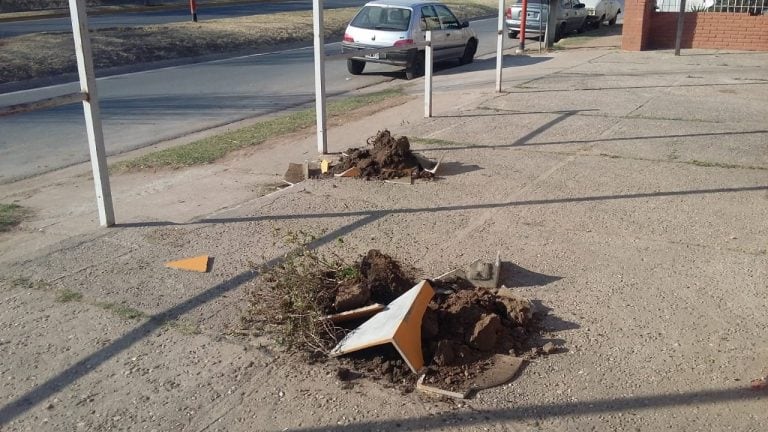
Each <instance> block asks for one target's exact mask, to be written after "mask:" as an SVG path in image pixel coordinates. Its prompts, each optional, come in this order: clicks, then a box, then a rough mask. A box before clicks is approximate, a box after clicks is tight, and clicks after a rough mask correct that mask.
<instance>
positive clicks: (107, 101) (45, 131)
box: [0, 19, 517, 183]
mask: <svg viewBox="0 0 768 432" xmlns="http://www.w3.org/2000/svg"><path fill="white" fill-rule="evenodd" d="M472 28H474V29H475V31H476V32H477V34H478V38H479V40H480V46H479V48H478V54H477V55H478V56H480V55H483V54H488V53H492V52H494V51H495V46H496V34H495V33H496V19H485V20H479V21H474V22H473V23H472ZM504 43H505V47H513V46H516V45H517V41H512V40H509V39H507V38H505V41H504ZM339 45H340V44H339V43H332V44H328V45H327V46H326V50H327V52H328V53H329V54H330V53H334V52H339V50H340V48H339ZM454 65H455V63H446V64H444V65H438V66H437V67H436V73H437V74H439V73H441V71H442V70H446V68H449V67H454ZM402 79H404V77H403V74H402V69H398V68H394V67H389V66H385V65H373V64H371V65H368V66H367V67H366V70H365V72H364V73H363V75H360V76H353V75H350V74H349V73H348V72H347V70H346V62H345V61H344V60H343V59H334V60H329V61H327V62H326V80H327V83H326V88H327V93H328V94H329V95H339V94H343V93H345V92H349V91H352V90H355V89H359V88H363V87H366V86H370V85H373V84H376V83H380V82H384V81H389V80H402ZM77 90H78V84H77V83H69V84H62V85H55V86H50V87H45V88H38V89H32V90H25V91H19V92H14V93H7V94H3V95H0V105H12V104H17V103H22V102H28V101H32V100H36V99H40V98H44V97H52V96H56V95H61V94H66V93H71V92H75V91H77ZM98 92H99V97H100V105H101V108H102V121H103V126H104V137H105V146H106V149H107V153H108V154H109V155H114V154H119V153H122V152H125V151H128V150H132V149H136V148H141V147H146V146H149V145H152V144H155V143H157V142H161V141H164V140H167V139H172V138H175V137H179V136H183V135H187V134H190V133H192V132H196V131H200V130H205V129H209V128H211V127H215V126H220V125H224V124H228V123H231V122H234V121H237V120H241V119H245V118H250V117H255V116H259V115H264V114H268V113H271V112H276V111H281V110H285V109H291V108H293V107H300V106H303V105H305V104H308V103H310V102H312V101H313V100H314V70H313V51H312V49H311V47H306V48H299V49H293V50H286V51H278V52H274V53H264V54H254V55H249V56H243V57H237V58H231V59H225V60H217V61H211V62H205V63H196V64H189V65H183V66H175V67H169V68H163V69H156V70H150V71H144V72H137V73H130V74H124V75H115V76H111V77H105V78H101V79H99V80H98ZM0 130H2V134H0V183H5V182H10V181H13V180H17V179H19V178H24V177H28V176H31V175H35V174H39V173H43V172H46V171H51V170H54V169H57V168H62V167H66V166H70V165H73V164H76V163H80V162H85V161H87V160H88V146H87V141H86V136H85V126H84V120H83V112H82V107H81V105H80V104H73V105H68V106H64V107H59V108H55V109H49V110H44V111H37V112H33V113H28V114H24V115H15V116H10V117H2V118H0Z"/></svg>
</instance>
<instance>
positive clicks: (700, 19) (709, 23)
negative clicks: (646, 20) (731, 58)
mask: <svg viewBox="0 0 768 432" xmlns="http://www.w3.org/2000/svg"><path fill="white" fill-rule="evenodd" d="M650 23H651V27H650V29H649V33H647V35H648V36H647V37H648V39H647V43H646V47H647V48H650V49H669V48H674V47H675V35H676V33H677V13H675V12H653V13H652V14H651V16H650ZM680 47H681V48H710V49H736V50H748V51H768V16H767V15H760V16H749V15H747V14H744V13H724V12H723V13H715V12H708V13H693V12H690V13H686V14H685V21H684V25H683V38H682V40H681V41H680Z"/></svg>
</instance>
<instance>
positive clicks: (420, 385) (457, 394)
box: [416, 375, 471, 399]
mask: <svg viewBox="0 0 768 432" xmlns="http://www.w3.org/2000/svg"><path fill="white" fill-rule="evenodd" d="M425 377H426V375H422V376H420V377H419V379H418V380H417V381H416V390H420V391H423V392H426V393H432V394H435V395H440V396H448V397H452V398H454V399H466V398H467V396H469V393H470V391H471V389H467V390H464V391H450V390H444V389H441V388H438V387H435V386H431V385H427V384H424V378H425Z"/></svg>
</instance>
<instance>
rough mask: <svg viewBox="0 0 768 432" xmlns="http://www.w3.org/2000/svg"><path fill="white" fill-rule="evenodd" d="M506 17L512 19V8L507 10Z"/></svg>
mask: <svg viewBox="0 0 768 432" xmlns="http://www.w3.org/2000/svg"><path fill="white" fill-rule="evenodd" d="M504 16H505V17H507V18H508V19H512V8H511V7H510V8H507V11H506V12H505V13H504Z"/></svg>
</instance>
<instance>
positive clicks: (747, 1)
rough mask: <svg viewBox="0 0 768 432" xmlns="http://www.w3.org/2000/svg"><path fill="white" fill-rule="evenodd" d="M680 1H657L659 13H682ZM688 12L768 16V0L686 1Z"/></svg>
mask: <svg viewBox="0 0 768 432" xmlns="http://www.w3.org/2000/svg"><path fill="white" fill-rule="evenodd" d="M680 2H681V1H680V0H657V1H656V10H657V11H658V12H680ZM685 11H686V12H704V13H706V12H715V13H719V12H724V13H743V14H749V15H768V0H686V2H685Z"/></svg>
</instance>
